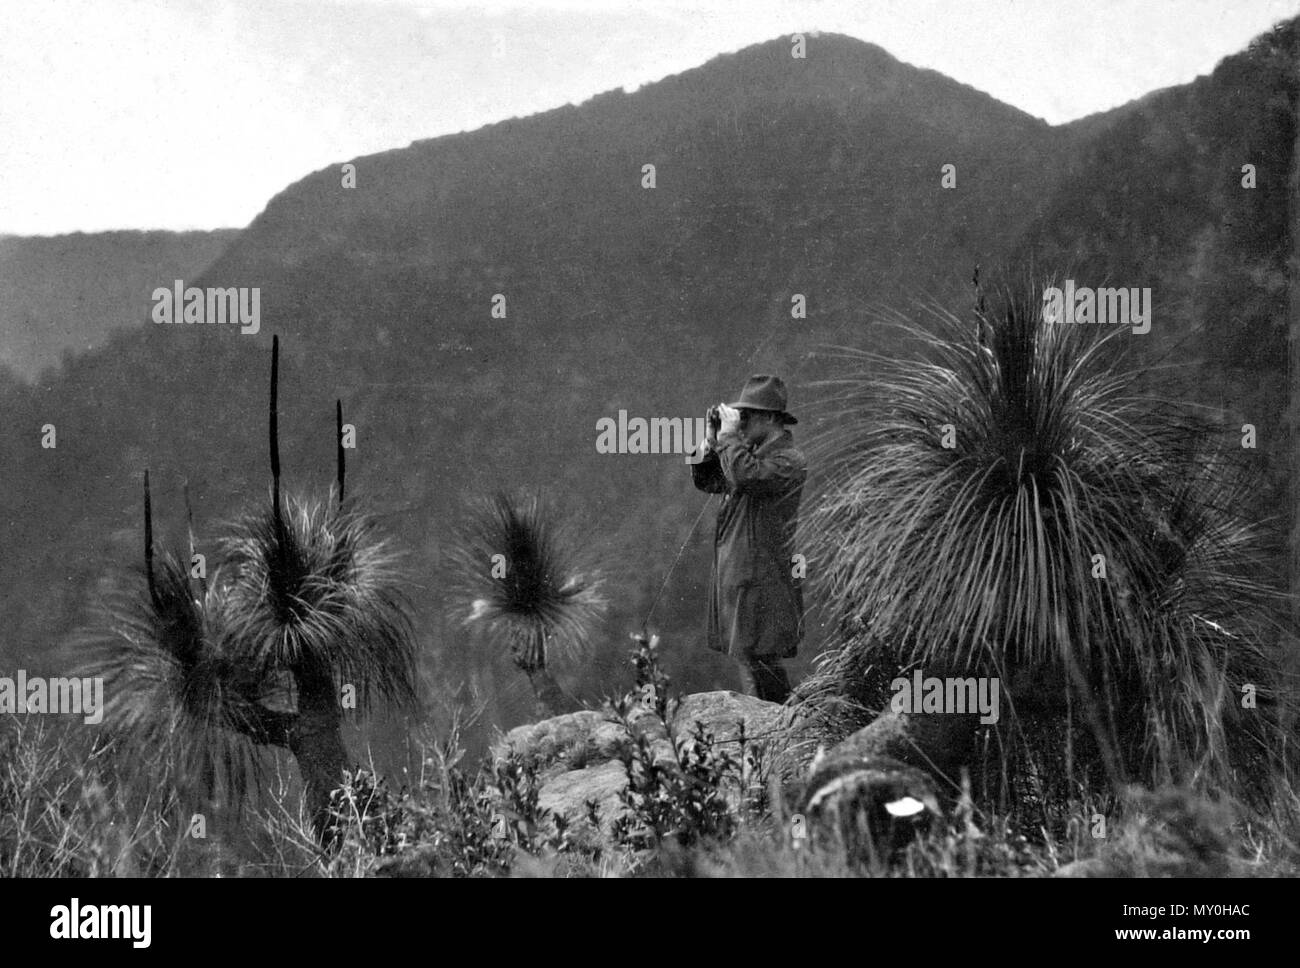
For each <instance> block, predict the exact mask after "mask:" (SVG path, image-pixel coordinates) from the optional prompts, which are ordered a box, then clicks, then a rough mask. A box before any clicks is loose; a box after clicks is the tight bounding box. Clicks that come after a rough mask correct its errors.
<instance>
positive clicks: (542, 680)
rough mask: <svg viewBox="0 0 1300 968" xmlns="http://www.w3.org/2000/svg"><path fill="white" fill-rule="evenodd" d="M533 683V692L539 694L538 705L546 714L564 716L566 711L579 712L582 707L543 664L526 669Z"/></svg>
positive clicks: (530, 681)
mask: <svg viewBox="0 0 1300 968" xmlns="http://www.w3.org/2000/svg"><path fill="white" fill-rule="evenodd" d="M524 671H525V672H526V673H527V674H528V681H529V683H531V684H532V687H533V694H534V695H536V696H537V702H538V705H539V706H540V707H541V711H542V713H543V714H544V715H546V716H562V715H563V714H564V713H572V712H577V711H578V710H579V709H581V708H582V707H581V706H580V705H579V704H578V701H577V700H576V699H574V698H573V697H572V696H570V695H569V694H568V693H567V692H565V691H564V690H563V689H561V688H560V684H559V683H558V682H556V681H555V676H553V675H551V670H550V669H548V668H546V667H545V666H542V667H541V668H540V669H534V670H527V669H525V670H524Z"/></svg>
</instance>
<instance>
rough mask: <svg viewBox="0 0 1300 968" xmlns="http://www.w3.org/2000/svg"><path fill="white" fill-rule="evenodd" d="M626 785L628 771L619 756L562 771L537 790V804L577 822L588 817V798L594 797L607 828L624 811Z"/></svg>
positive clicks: (601, 821) (606, 828)
mask: <svg viewBox="0 0 1300 968" xmlns="http://www.w3.org/2000/svg"><path fill="white" fill-rule="evenodd" d="M626 786H627V771H626V770H624V768H623V764H622V763H621V762H619V761H618V760H612V761H610V762H607V763H601V764H600V765H599V766H588V767H585V768H584V769H581V770H570V771H569V772H567V773H561V774H559V775H558V776H556V777H554V778H553V779H551V780H548V781H547V782H546V783H544V784H542V788H541V790H540V791H538V797H537V800H538V804H539V805H540V806H542V807H545V808H546V809H547V810H550V811H551V812H553V813H555V814H558V815H560V816H562V817H564V818H565V819H566V820H569V821H571V822H574V823H578V822H581V821H584V820H585V819H586V817H587V801H588V800H594V801H595V802H596V804H597V812H598V816H599V818H600V826H601V829H602V830H608V829H609V827H610V825H611V824H613V822H614V820H615V818H616V817H618V816H619V814H621V813H622V812H623V805H622V803H620V802H619V799H618V797H619V793H621V792H622V790H623V788H624V787H626Z"/></svg>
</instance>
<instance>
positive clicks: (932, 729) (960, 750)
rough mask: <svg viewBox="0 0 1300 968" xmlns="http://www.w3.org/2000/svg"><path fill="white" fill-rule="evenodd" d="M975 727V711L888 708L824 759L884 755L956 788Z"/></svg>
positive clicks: (968, 754) (868, 757)
mask: <svg viewBox="0 0 1300 968" xmlns="http://www.w3.org/2000/svg"><path fill="white" fill-rule="evenodd" d="M978 728H979V716H978V714H974V713H972V714H969V715H966V714H960V715H958V714H951V713H896V712H893V711H892V710H890V711H888V712H885V713H882V714H881V715H880V716H878V717H877V718H876V719H875V720H873V721H872V722H871V723H869V724H868V725H866V726H864V727H863V728H862V729H860V730H858V731H857V732H856V733H854V734H853V735H852V736H849V737H848V738H847V739H845V740H843V741H842V742H840V743H838V744H836V746H835V747H833V748H832V749H831V750H830V751H829V752H828V753H827V754H826V759H825V760H824V761H823V762H824V763H825V765H828V766H829V765H831V764H832V763H834V762H835V761H836V760H849V761H860V760H863V759H870V758H874V757H878V756H884V757H888V758H889V759H892V760H897V761H898V762H900V763H905V764H907V765H908V766H914V767H917V768H918V769H922V770H925V771H926V772H927V773H929V774H930V775H931V776H932V777H933V778H934V779H935V780H937V781H939V783H940V784H941V785H943V786H944V787H945V788H946V789H951V790H955V789H957V788H958V785H959V784H960V782H961V768H962V766H964V765H965V764H967V763H969V762H970V759H971V754H972V750H973V748H974V739H975V731H976V730H977V729H978ZM819 765H821V764H814V766H815V767H816V766H819ZM949 781H950V782H949Z"/></svg>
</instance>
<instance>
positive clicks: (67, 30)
mask: <svg viewBox="0 0 1300 968" xmlns="http://www.w3.org/2000/svg"><path fill="white" fill-rule="evenodd" d="M1298 12H1300V0H1176V2H1175V0H1079V2H1072V0H942V2H940V0H802V2H799V0H785V2H777V0H712V2H709V0H696V2H691V3H687V2H684V0H654V2H648V3H636V4H634V3H616V2H613V0H537V2H533V3H527V4H523V3H508V2H487V3H479V4H474V5H469V4H464V3H454V2H450V0H411V2H396V0H312V2H309V3H298V2H287V0H0V233H4V232H8V233H17V234H53V233H58V232H69V231H99V230H104V229H111V228H172V229H184V228H216V227H219V226H234V227H238V226H243V225H246V224H247V223H248V222H249V221H250V220H251V219H252V218H253V217H254V216H255V215H256V214H257V213H258V212H259V211H261V209H262V208H263V207H264V205H265V204H266V202H267V201H268V200H269V199H270V197H271V196H272V195H274V194H275V193H276V192H278V191H279V190H280V189H282V188H284V187H285V186H286V185H288V184H289V183H290V182H293V181H296V180H297V179H299V178H301V177H302V176H303V175H305V174H307V173H308V172H310V171H313V170H316V169H318V168H321V167H324V166H325V165H327V164H332V163H335V162H341V161H344V160H347V159H349V158H352V157H355V156H357V155H362V154H367V153H371V152H375V151H382V150H384V149H388V148H394V147H401V146H404V145H406V144H409V143H410V142H411V141H413V140H416V139H419V138H428V137H433V136H436V135H440V134H448V133H451V132H455V131H463V130H468V129H473V128H477V127H480V126H481V125H483V124H486V123H489V122H492V121H497V120H501V119H503V118H508V117H512V116H518V115H526V114H533V113H536V112H538V111H543V110H546V109H548V108H552V107H557V106H559V105H561V104H564V103H566V102H580V101H583V100H585V99H587V98H589V97H591V96H592V95H594V94H597V93H599V92H601V91H605V90H609V89H611V88H617V87H623V86H626V87H628V88H629V89H632V88H635V87H637V86H639V85H640V84H643V83H645V82H647V81H652V80H657V79H659V78H661V77H665V76H667V75H669V74H675V73H678V72H680V71H682V70H686V69H688V68H691V67H695V66H697V65H699V64H702V63H703V62H705V61H706V60H708V59H709V58H711V57H713V56H715V55H716V54H719V53H723V52H729V51H735V50H738V49H740V48H742V47H745V46H748V45H749V44H753V43H758V42H762V41H765V40H770V39H772V38H774V37H778V36H783V35H784V36H787V37H788V36H789V34H790V33H792V32H794V31H812V30H823V31H833V32H838V33H844V34H849V35H851V36H854V37H858V38H861V39H863V40H868V41H871V42H872V43H876V44H879V45H880V46H882V47H884V48H885V49H886V50H888V51H889V52H890V53H891V54H893V55H894V56H896V57H898V58H900V59H901V60H904V61H907V62H909V63H912V64H916V65H918V66H922V67H931V68H934V69H936V70H939V71H942V72H943V73H945V74H947V75H949V76H950V77H953V78H955V79H956V80H958V81H961V82H963V83H966V84H970V85H972V86H974V87H976V88H979V89H981V90H984V91H987V92H988V93H990V94H992V95H993V96H994V97H997V98H999V99H1000V100H1002V101H1005V102H1007V103H1008V104H1012V105H1015V106H1016V107H1019V108H1021V109H1023V110H1025V111H1028V112H1029V113H1030V114H1034V115H1037V116H1039V117H1042V118H1046V119H1047V120H1048V121H1051V122H1053V123H1060V122H1064V121H1069V120H1073V119H1074V118H1078V117H1082V116H1083V115H1086V114H1091V113H1093V112H1095V111H1100V110H1105V109H1107V108H1111V107H1115V106H1116V105H1119V104H1122V103H1124V102H1126V101H1129V100H1132V99H1133V98H1135V97H1140V96H1141V95H1143V94H1145V93H1147V92H1148V91H1151V90H1154V89H1156V88H1160V87H1167V86H1169V85H1172V84H1181V83H1185V82H1187V81H1190V80H1191V79H1193V78H1194V77H1196V76H1197V75H1199V74H1204V73H1207V72H1208V71H1210V70H1211V69H1212V68H1213V67H1214V65H1215V64H1216V63H1217V62H1218V61H1219V60H1220V59H1221V58H1222V57H1224V56H1226V55H1228V54H1231V53H1234V52H1236V51H1239V50H1241V49H1242V48H1244V47H1245V45H1246V44H1247V43H1248V42H1249V41H1250V39H1251V38H1252V37H1254V36H1256V35H1257V34H1259V33H1261V32H1263V31H1264V30H1266V29H1268V27H1270V26H1271V25H1272V24H1273V23H1275V22H1277V21H1278V20H1281V19H1284V18H1286V17H1290V16H1294V15H1295V14H1296V13H1298ZM809 56H810V57H813V56H816V49H815V46H810V48H809Z"/></svg>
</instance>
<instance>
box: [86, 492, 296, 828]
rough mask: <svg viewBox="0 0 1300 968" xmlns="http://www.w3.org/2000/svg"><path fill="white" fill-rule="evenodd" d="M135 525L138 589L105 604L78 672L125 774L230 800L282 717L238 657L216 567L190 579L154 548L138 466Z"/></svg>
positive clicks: (253, 774)
mask: <svg viewBox="0 0 1300 968" xmlns="http://www.w3.org/2000/svg"><path fill="white" fill-rule="evenodd" d="M144 530H145V556H144V557H145V581H144V588H143V589H141V590H139V591H138V592H134V593H132V592H126V591H123V592H120V593H118V594H117V595H116V596H115V597H114V598H113V600H112V601H110V602H109V603H108V605H107V614H106V616H105V620H104V621H103V622H101V623H99V625H98V627H97V628H96V629H95V630H94V631H93V632H91V633H89V634H88V635H87V636H86V637H85V638H84V639H83V642H82V648H83V649H84V650H85V654H86V655H87V660H86V662H85V664H84V665H83V667H82V669H81V670H80V671H79V674H80V675H83V676H98V677H102V678H103V680H104V697H105V709H104V722H105V724H106V725H107V727H108V729H109V730H110V731H111V734H112V742H113V743H114V744H116V747H117V753H118V756H117V757H116V759H117V762H118V763H119V764H121V766H122V768H123V772H124V773H125V774H126V777H127V778H128V779H138V780H141V781H143V782H145V783H147V784H149V785H150V787H151V788H153V789H161V790H164V791H168V792H169V793H170V794H173V795H174V794H176V793H180V792H183V793H187V794H191V793H192V794H196V795H199V796H201V797H203V798H204V799H206V800H215V801H220V802H228V803H232V804H234V805H236V806H238V805H240V804H242V802H243V800H244V798H245V795H246V793H247V792H248V791H249V790H250V789H251V788H254V787H256V786H257V785H258V784H259V783H260V780H261V773H260V763H259V756H258V753H257V750H258V747H262V746H287V745H288V737H289V734H290V730H291V727H292V718H291V717H290V716H288V715H286V714H285V713H283V712H278V711H276V710H274V709H272V708H270V707H268V706H267V705H265V704H264V701H265V700H266V699H267V698H268V696H267V695H266V693H267V692H268V690H267V688H266V684H265V683H264V682H263V680H262V679H261V678H260V677H259V676H258V675H256V674H255V673H254V672H253V671H252V670H251V669H250V668H249V666H248V664H247V663H246V662H245V661H243V660H242V658H241V655H240V651H241V650H240V649H239V647H238V643H237V641H236V640H235V638H234V636H233V634H232V625H233V619H234V614H233V610H232V605H231V598H230V586H229V584H228V583H227V582H226V581H225V576H224V575H223V574H222V572H221V571H220V570H217V571H216V572H214V573H213V574H212V575H211V576H209V579H208V580H205V581H196V580H193V579H192V578H191V576H190V568H189V566H188V564H186V563H185V562H182V561H181V560H180V559H179V558H177V557H176V556H175V555H172V554H170V553H168V554H164V555H163V556H162V557H161V559H158V558H157V557H156V556H155V553H154V548H153V528H152V509H151V506H150V495H149V476H148V474H147V473H146V474H145V529H144Z"/></svg>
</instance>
